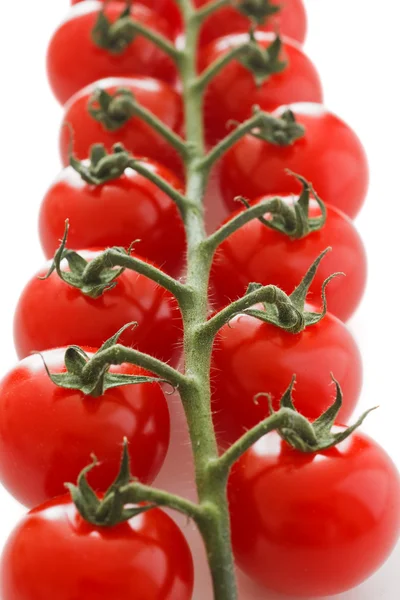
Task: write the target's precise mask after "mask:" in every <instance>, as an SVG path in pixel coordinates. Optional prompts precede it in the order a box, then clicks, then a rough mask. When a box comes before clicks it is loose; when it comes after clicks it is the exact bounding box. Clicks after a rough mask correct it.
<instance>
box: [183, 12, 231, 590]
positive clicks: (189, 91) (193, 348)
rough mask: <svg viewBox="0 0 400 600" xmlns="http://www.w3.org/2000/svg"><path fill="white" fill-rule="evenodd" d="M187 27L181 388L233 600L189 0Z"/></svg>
mask: <svg viewBox="0 0 400 600" xmlns="http://www.w3.org/2000/svg"><path fill="white" fill-rule="evenodd" d="M181 5H182V13H183V18H184V22H185V26H186V42H185V48H184V50H183V52H182V55H181V59H180V73H181V77H182V83H183V96H184V106H185V123H186V138H187V142H188V145H189V154H188V157H187V159H186V162H185V164H186V196H187V199H188V202H187V204H186V205H185V207H184V211H183V218H184V223H185V228H186V234H187V280H186V284H187V286H188V288H189V290H190V295H189V296H188V297H187V299H186V300H185V301H184V302H183V304H182V314H183V322H184V356H185V375H186V377H187V380H188V383H187V385H186V386H183V388H182V387H181V388H180V393H181V397H182V402H183V405H184V409H185V413H186V418H187V422H188V427H189V433H190V438H191V442H192V449H193V458H194V465H195V476H196V485H197V492H198V497H199V503H200V506H202V507H203V509H204V519H202V520H201V522H200V523H199V527H200V530H201V534H202V536H203V539H204V543H205V546H206V551H207V555H208V560H209V564H210V570H211V575H212V581H213V591H214V599H215V600H236V599H237V586H236V578H235V568H234V561H233V556H232V549H231V541H230V521H229V510H228V502H227V494H226V480H225V479H224V478H221V477H220V476H218V475H217V471H216V469H215V464H216V461H217V459H218V447H217V441H216V437H215V432H214V427H213V421H212V412H211V392H210V363H211V350H212V339H211V338H210V336H208V338H207V337H206V336H204V334H203V328H202V326H203V325H204V323H205V322H206V320H207V312H208V282H209V274H210V266H211V260H212V252H210V249H209V248H208V247H207V245H206V243H205V240H206V232H205V225H204V208H203V197H204V192H205V187H206V184H207V179H208V170H207V168H204V165H201V164H200V163H201V160H202V159H203V158H204V156H205V144H204V131H203V112H202V104H203V98H202V93H201V90H199V87H198V86H197V85H196V79H197V72H196V51H197V43H198V35H199V21H198V19H197V18H196V14H195V11H194V8H193V5H192V1H191V0H182V2H181Z"/></svg>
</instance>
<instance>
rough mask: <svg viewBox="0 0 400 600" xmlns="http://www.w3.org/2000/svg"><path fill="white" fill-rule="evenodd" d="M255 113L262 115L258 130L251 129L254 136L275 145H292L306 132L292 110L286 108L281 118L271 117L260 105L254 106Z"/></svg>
mask: <svg viewBox="0 0 400 600" xmlns="http://www.w3.org/2000/svg"><path fill="white" fill-rule="evenodd" d="M253 112H254V114H256V115H257V114H258V115H259V116H260V124H259V125H258V126H257V129H256V130H253V131H251V135H252V136H253V137H256V138H259V139H260V140H262V141H264V142H269V143H270V144H274V145H275V146H290V145H291V144H294V142H295V141H296V140H298V139H300V138H302V137H303V136H304V134H305V128H304V126H303V125H301V124H300V123H297V121H296V117H295V115H294V113H293V112H292V111H291V110H286V111H285V112H284V113H282V115H281V116H280V117H279V118H271V115H270V114H269V113H264V112H263V111H261V110H260V109H259V107H257V106H256V107H254V109H253Z"/></svg>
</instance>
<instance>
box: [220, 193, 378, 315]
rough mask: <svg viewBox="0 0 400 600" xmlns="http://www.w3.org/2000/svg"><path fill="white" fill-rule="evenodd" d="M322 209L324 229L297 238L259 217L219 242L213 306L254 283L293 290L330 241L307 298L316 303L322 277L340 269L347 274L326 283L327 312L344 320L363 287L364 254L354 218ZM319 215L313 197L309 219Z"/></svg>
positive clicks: (364, 274)
mask: <svg viewBox="0 0 400 600" xmlns="http://www.w3.org/2000/svg"><path fill="white" fill-rule="evenodd" d="M271 197H272V196H271ZM267 199H268V196H263V197H262V198H259V199H258V200H257V201H256V202H254V204H256V203H257V202H259V201H262V200H267ZM284 199H285V200H286V201H287V202H288V203H290V202H293V201H297V198H293V196H288V197H286V198H284ZM326 208H327V219H326V223H325V225H324V226H323V227H322V229H320V230H319V231H314V232H312V233H310V234H309V235H307V236H305V237H303V238H300V239H291V238H289V237H288V236H287V235H285V234H283V233H280V232H278V231H274V230H272V229H268V227H267V226H266V225H263V224H262V223H261V222H260V221H259V220H258V219H256V220H254V221H251V222H250V223H248V224H247V225H245V226H244V227H242V228H241V229H240V230H238V231H237V232H236V233H234V234H233V235H231V236H230V237H229V238H228V239H227V240H226V241H225V242H224V243H223V244H222V245H221V246H220V247H219V250H218V252H217V254H216V256H215V259H214V264H213V269H212V276H211V281H212V285H213V291H214V294H213V296H212V298H213V300H214V302H215V305H216V308H217V309H220V308H222V307H223V306H225V305H226V304H228V302H229V300H231V301H232V300H236V299H237V298H239V297H240V296H243V294H244V293H245V291H246V289H247V286H248V285H249V283H252V282H257V283H262V284H263V285H268V284H274V285H276V286H277V287H279V288H281V289H282V290H283V291H284V292H286V293H287V294H291V293H292V291H293V290H294V289H295V287H296V286H297V285H298V284H299V282H300V281H301V279H302V277H303V276H304V274H305V273H306V271H307V269H308V267H309V266H310V264H311V263H312V262H313V260H315V257H316V256H319V255H320V254H321V252H322V251H323V250H325V248H328V247H329V246H331V247H332V249H333V251H332V252H330V253H329V254H327V256H326V258H324V260H323V261H322V263H321V265H320V267H319V268H318V271H317V274H316V276H315V279H314V281H313V283H312V285H311V289H310V295H309V296H307V298H308V300H309V301H310V302H316V303H318V302H319V300H320V297H321V287H322V284H323V282H324V281H325V279H327V278H328V277H329V276H330V275H332V273H337V272H343V273H345V274H346V277H337V278H336V279H334V280H333V281H332V282H331V283H330V284H329V286H328V287H327V290H326V296H327V300H328V309H329V311H330V312H331V313H332V314H334V315H335V316H337V317H338V318H339V319H341V320H342V321H345V320H346V319H349V318H350V317H351V315H352V314H353V313H354V311H355V309H356V308H357V306H358V304H359V302H360V300H361V298H362V295H363V292H364V289H365V283H366V277H367V259H366V255H365V250H364V246H363V243H362V240H361V238H360V236H359V234H358V233H357V230H356V229H355V227H354V225H353V223H352V221H350V219H349V218H348V217H347V216H346V215H345V214H344V213H342V212H341V211H339V210H337V209H336V208H333V207H332V206H327V207H326ZM238 212H240V211H238ZM320 214H321V213H320V209H319V207H318V204H317V202H316V201H315V200H311V201H310V210H309V216H310V218H316V217H318V216H319V215H320Z"/></svg>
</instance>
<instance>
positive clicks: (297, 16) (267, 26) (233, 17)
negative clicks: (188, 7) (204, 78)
mask: <svg viewBox="0 0 400 600" xmlns="http://www.w3.org/2000/svg"><path fill="white" fill-rule="evenodd" d="M209 2H210V0H195V5H196V6H197V7H198V8H202V7H203V6H205V5H206V4H208V3H209ZM232 4H235V3H232ZM236 4H237V5H238V4H239V0H238V1H237V2H236ZM273 4H276V5H279V6H280V7H281V10H280V11H279V12H278V13H276V14H275V15H273V16H271V17H270V18H269V19H267V20H266V22H265V23H264V24H263V25H261V24H260V25H259V26H258V30H259V31H272V32H275V31H279V32H280V33H281V34H282V35H285V36H287V37H290V38H292V39H293V40H296V41H298V42H300V43H303V42H304V40H305V37H306V32H307V15H306V11H305V8H304V4H303V0H283V1H282V2H281V1H280V0H276V2H273ZM249 27H250V20H249V19H248V18H247V17H246V16H245V15H244V14H242V13H241V12H240V11H239V10H238V9H237V8H235V6H224V7H223V8H221V9H219V10H218V11H217V12H215V13H214V14H213V15H211V16H210V17H208V18H207V20H206V21H205V22H204V25H203V27H202V29H201V33H200V44H201V45H202V46H204V45H206V44H208V43H210V42H212V41H214V40H215V39H217V38H219V37H222V36H224V35H229V34H230V33H235V32H247V31H248V30H249Z"/></svg>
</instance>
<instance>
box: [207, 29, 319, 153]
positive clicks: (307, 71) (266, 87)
mask: <svg viewBox="0 0 400 600" xmlns="http://www.w3.org/2000/svg"><path fill="white" fill-rule="evenodd" d="M255 36H256V39H257V41H258V43H259V45H260V46H261V47H262V48H268V47H269V46H270V45H271V43H272V42H273V41H274V39H275V34H273V33H265V32H264V31H258V32H256V34H255ZM247 40H248V34H246V33H238V34H232V35H228V36H225V37H223V38H219V39H217V40H215V41H214V42H212V43H211V44H209V45H208V46H207V47H206V48H204V49H203V50H201V51H200V57H199V65H200V70H201V71H203V70H204V69H206V68H207V67H208V66H209V65H210V64H212V63H213V62H214V61H215V60H218V59H219V58H221V56H223V55H224V54H226V52H228V50H230V49H231V48H234V47H236V46H240V45H242V44H244V43H245V42H246V41H247ZM282 56H283V57H284V58H286V59H287V60H288V65H287V67H286V69H285V70H284V71H283V72H282V73H279V74H275V75H271V76H270V78H269V79H267V81H265V82H264V83H262V84H261V85H259V86H258V85H257V84H256V82H255V80H254V76H253V74H252V73H251V71H249V69H248V68H247V67H245V66H244V65H243V64H242V63H241V62H240V61H239V60H233V61H232V62H231V63H230V64H228V65H227V66H226V67H225V68H224V69H223V70H222V71H221V72H220V73H219V74H218V75H217V76H216V77H215V78H214V79H213V80H212V82H211V83H210V84H209V85H208V87H207V92H206V99H205V126H206V133H207V137H208V141H209V142H210V143H212V142H214V141H216V140H218V139H219V138H222V137H223V136H225V135H227V133H228V132H229V127H228V125H229V122H230V121H238V122H242V121H244V120H246V119H247V118H249V117H250V116H251V115H252V109H253V106H255V105H257V106H259V107H260V108H261V109H262V110H265V111H268V112H270V111H272V110H274V109H276V108H277V107H278V106H280V105H281V104H286V103H289V102H297V101H298V102H308V101H309V102H322V88H321V82H320V79H319V76H318V73H317V71H316V69H315V67H314V65H313V64H312V62H311V61H310V59H309V58H308V57H307V56H306V55H305V54H304V53H303V52H302V50H301V48H300V47H299V46H298V45H297V44H295V42H292V41H291V40H289V39H284V44H283V50H282Z"/></svg>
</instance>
